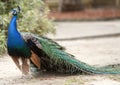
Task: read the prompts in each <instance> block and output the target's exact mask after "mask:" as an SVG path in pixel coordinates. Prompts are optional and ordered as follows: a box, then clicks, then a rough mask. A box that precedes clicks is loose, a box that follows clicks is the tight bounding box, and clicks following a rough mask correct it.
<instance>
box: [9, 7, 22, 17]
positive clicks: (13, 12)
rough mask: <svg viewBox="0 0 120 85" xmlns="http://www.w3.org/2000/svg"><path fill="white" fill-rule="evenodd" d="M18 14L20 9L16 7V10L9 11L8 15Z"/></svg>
mask: <svg viewBox="0 0 120 85" xmlns="http://www.w3.org/2000/svg"><path fill="white" fill-rule="evenodd" d="M19 12H20V7H19V6H18V7H17V8H14V9H13V10H11V11H10V14H12V15H17V14H18V13H19Z"/></svg>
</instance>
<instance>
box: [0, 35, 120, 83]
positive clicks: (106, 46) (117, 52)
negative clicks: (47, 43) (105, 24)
mask: <svg viewBox="0 0 120 85" xmlns="http://www.w3.org/2000/svg"><path fill="white" fill-rule="evenodd" d="M58 43H59V44H61V45H63V46H65V47H66V49H67V52H69V53H71V54H73V55H75V56H76V58H77V59H79V60H81V61H84V62H86V63H88V64H90V65H96V66H104V65H109V64H118V63H119V62H120V58H119V56H120V37H117V38H101V39H92V40H76V41H59V42H58ZM21 76H22V74H21V72H20V71H19V70H18V68H17V67H16V66H15V64H14V63H13V61H12V60H11V58H10V57H9V56H8V55H5V56H4V57H1V58H0V85H120V76H119V75H61V74H55V73H40V74H39V75H37V77H34V78H32V79H29V78H21Z"/></svg>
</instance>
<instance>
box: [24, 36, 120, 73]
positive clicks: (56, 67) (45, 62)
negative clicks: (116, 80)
mask: <svg viewBox="0 0 120 85" xmlns="http://www.w3.org/2000/svg"><path fill="white" fill-rule="evenodd" d="M24 35H25V37H24V39H25V40H26V42H27V44H28V46H29V47H30V48H31V50H32V51H33V52H34V53H35V54H36V55H37V56H38V57H39V58H40V61H41V62H40V63H41V70H47V71H56V72H62V73H71V74H72V73H81V72H82V73H95V74H120V71H115V70H109V69H101V68H95V67H92V66H90V65H88V64H86V63H83V62H81V61H79V60H77V59H75V58H74V56H73V55H71V54H69V53H66V52H65V51H64V49H63V47H62V46H60V45H59V44H57V43H56V42H54V41H52V40H51V39H48V38H45V37H37V36H35V35H33V34H24Z"/></svg>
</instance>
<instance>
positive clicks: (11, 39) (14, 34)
mask: <svg viewBox="0 0 120 85" xmlns="http://www.w3.org/2000/svg"><path fill="white" fill-rule="evenodd" d="M16 20H17V15H14V16H13V17H12V19H11V21H10V24H9V28H8V42H7V44H8V46H14V47H15V46H23V45H24V44H25V43H24V40H23V38H22V36H21V34H20V33H19V32H18V30H17V22H16Z"/></svg>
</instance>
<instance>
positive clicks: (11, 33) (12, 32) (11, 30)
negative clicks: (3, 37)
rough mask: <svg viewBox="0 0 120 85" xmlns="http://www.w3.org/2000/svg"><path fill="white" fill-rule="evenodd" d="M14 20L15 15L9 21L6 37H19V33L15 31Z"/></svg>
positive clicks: (15, 18) (15, 24)
mask: <svg viewBox="0 0 120 85" xmlns="http://www.w3.org/2000/svg"><path fill="white" fill-rule="evenodd" d="M16 20H17V15H14V16H13V17H12V19H11V21H10V24H9V29H8V37H10V36H14V35H16V34H18V35H19V32H18V30H17V23H16Z"/></svg>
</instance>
